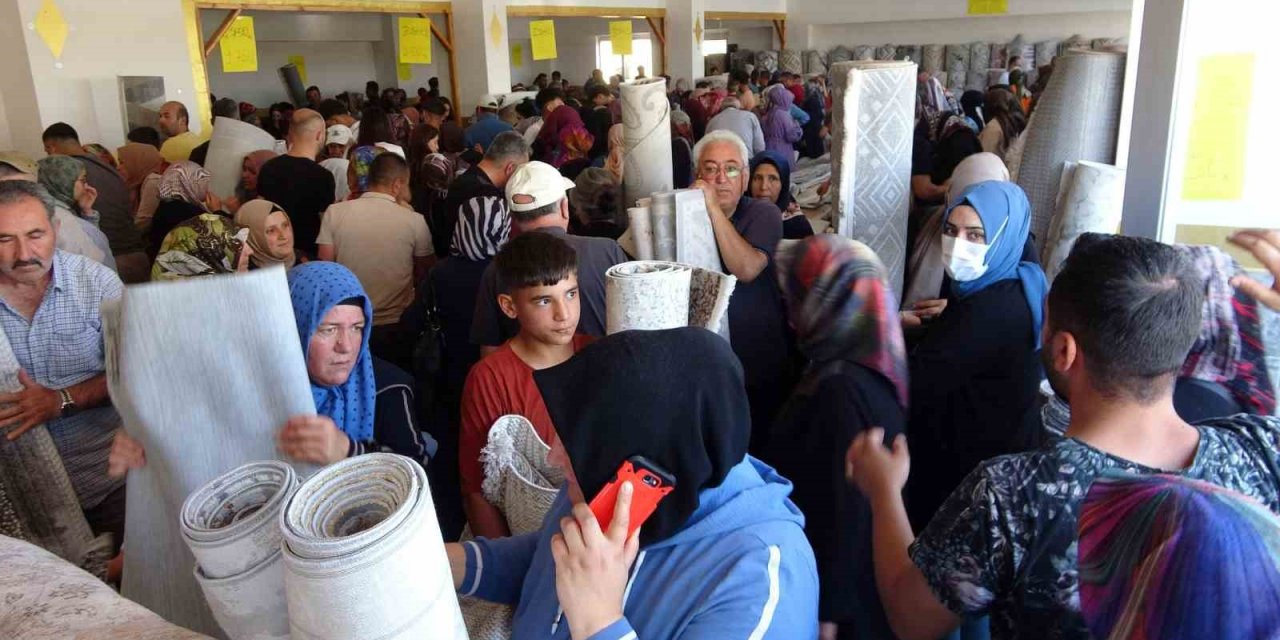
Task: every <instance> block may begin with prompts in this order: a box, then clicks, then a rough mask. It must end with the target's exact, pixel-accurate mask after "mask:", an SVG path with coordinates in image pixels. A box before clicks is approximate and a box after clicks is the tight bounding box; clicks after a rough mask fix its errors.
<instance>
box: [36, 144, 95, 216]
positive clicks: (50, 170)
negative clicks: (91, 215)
mask: <svg viewBox="0 0 1280 640" xmlns="http://www.w3.org/2000/svg"><path fill="white" fill-rule="evenodd" d="M36 166H37V167H39V169H40V173H39V176H40V177H39V181H40V184H41V186H43V187H44V188H45V190H46V191H48V192H49V195H51V196H53V199H54V200H57V201H58V204H61V205H62V206H64V207H66V208H67V209H68V210H69V211H71V212H72V213H75V214H76V215H81V213H82V212H81V211H80V203H78V202H76V180H79V179H80V175H81V174H83V173H84V171H85V169H84V165H83V164H81V162H80V161H79V160H76V159H75V158H72V157H71V156H47V157H44V158H41V159H40V161H39V162H37V163H36Z"/></svg>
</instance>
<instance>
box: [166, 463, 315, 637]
mask: <svg viewBox="0 0 1280 640" xmlns="http://www.w3.org/2000/svg"><path fill="white" fill-rule="evenodd" d="M297 488H298V479H297V475H296V474H295V473H294V471H293V467H290V466H289V465H288V464H286V463H284V462H279V461H267V462H252V463H249V464H247V465H244V466H242V467H239V468H237V469H234V470H232V471H230V472H228V473H226V474H223V475H221V476H219V477H217V478H214V479H213V480H212V481H211V482H209V483H208V484H206V485H204V486H203V487H201V488H199V489H197V490H196V491H195V492H194V493H192V494H191V495H190V496H189V497H188V498H187V500H186V502H184V503H183V505H182V512H181V515H182V520H181V522H180V526H181V529H182V539H183V541H185V542H186V543H187V547H188V548H190V549H191V554H192V555H194V556H195V558H196V566H195V576H196V582H198V583H200V588H201V590H202V591H204V595H205V599H206V600H207V601H208V603H209V609H210V610H211V611H212V612H213V617H214V619H216V620H217V621H218V625H219V626H221V627H222V630H223V631H224V632H226V634H227V637H228V638H231V640H276V639H279V640H285V639H287V638H288V637H289V610H288V605H287V603H286V602H285V597H284V567H283V563H282V559H281V553H280V541H281V536H280V512H281V510H283V509H284V505H285V504H286V503H287V502H288V501H289V498H290V497H291V496H292V495H293V492H294V491H295V490H297Z"/></svg>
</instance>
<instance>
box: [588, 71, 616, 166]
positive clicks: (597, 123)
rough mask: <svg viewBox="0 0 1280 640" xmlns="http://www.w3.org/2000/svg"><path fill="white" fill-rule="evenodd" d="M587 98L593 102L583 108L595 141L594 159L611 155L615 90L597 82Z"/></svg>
mask: <svg viewBox="0 0 1280 640" xmlns="http://www.w3.org/2000/svg"><path fill="white" fill-rule="evenodd" d="M587 100H588V101H589V102H590V103H591V104H590V106H589V107H587V108H586V109H584V110H583V113H582V121H583V124H585V125H586V127H587V133H590V134H591V136H592V137H593V138H594V139H595V141H594V142H593V143H592V144H591V153H590V157H591V159H592V160H595V159H596V158H600V157H602V156H607V155H609V128H610V127H612V126H613V112H612V111H610V110H609V103H610V102H613V92H611V91H609V87H607V86H605V85H604V84H597V85H595V86H593V87H591V89H589V90H588V91H587Z"/></svg>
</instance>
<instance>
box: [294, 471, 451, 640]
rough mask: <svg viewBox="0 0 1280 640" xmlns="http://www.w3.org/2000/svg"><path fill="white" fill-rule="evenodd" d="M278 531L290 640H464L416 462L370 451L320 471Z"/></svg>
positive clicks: (422, 476)
mask: <svg viewBox="0 0 1280 640" xmlns="http://www.w3.org/2000/svg"><path fill="white" fill-rule="evenodd" d="M280 525H281V527H280V528H281V530H282V532H283V536H284V545H283V554H284V565H285V593H286V596H287V598H288V602H289V628H290V630H291V632H292V637H293V639H294V640H347V639H350V638H378V639H380V640H409V639H414V640H417V639H420V638H432V639H433V640H436V639H441V640H445V639H458V640H465V639H466V637H467V629H466V625H465V624H464V623H463V620H462V612H461V610H460V609H459V607H458V598H457V595H456V594H455V593H454V590H453V577H452V574H451V573H450V570H449V559H448V557H447V556H446V555H445V551H444V539H443V538H442V537H441V535H440V526H439V524H438V522H437V521H436V512H435V504H434V502H433V501H432V499H431V489H430V487H429V486H428V485H427V474H426V472H425V471H423V469H422V466H421V465H419V464H418V463H416V462H414V461H413V460H410V459H409V458H406V457H404V456H398V455H394V454H389V453H371V454H367V455H363V456H358V457H355V458H348V459H346V460H343V461H342V462H338V463H336V464H333V465H331V466H329V467H326V468H324V469H322V470H320V471H319V472H318V473H316V474H315V475H314V476H312V477H311V478H310V479H308V480H307V481H306V482H304V483H303V484H302V486H301V487H299V488H298V491H297V492H296V493H294V495H293V498H292V499H291V500H290V501H289V504H288V506H287V507H285V510H284V512H283V514H282V517H281V520H280Z"/></svg>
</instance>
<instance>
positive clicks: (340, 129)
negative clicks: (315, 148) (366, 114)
mask: <svg viewBox="0 0 1280 640" xmlns="http://www.w3.org/2000/svg"><path fill="white" fill-rule="evenodd" d="M354 137H355V134H353V133H352V132H351V127H348V126H347V125H345V124H335V125H333V126H331V127H329V128H328V129H326V130H325V140H324V143H325V144H327V145H328V144H340V145H342V146H344V147H345V146H347V145H349V144H351V139H352V138H354Z"/></svg>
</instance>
